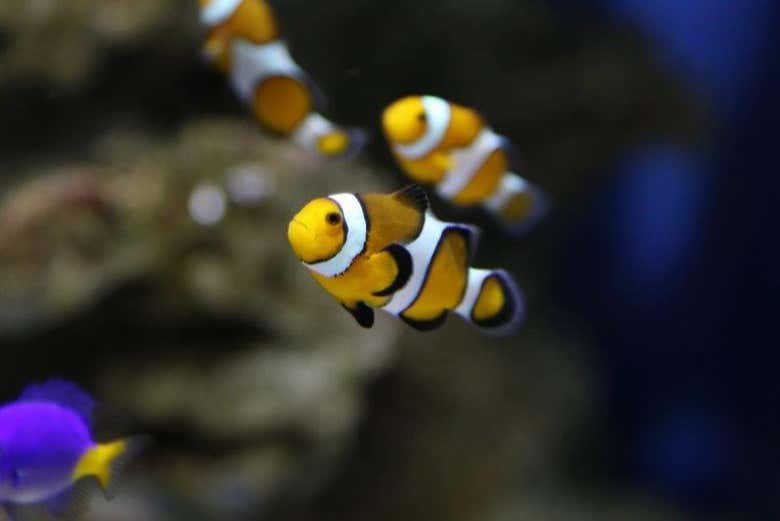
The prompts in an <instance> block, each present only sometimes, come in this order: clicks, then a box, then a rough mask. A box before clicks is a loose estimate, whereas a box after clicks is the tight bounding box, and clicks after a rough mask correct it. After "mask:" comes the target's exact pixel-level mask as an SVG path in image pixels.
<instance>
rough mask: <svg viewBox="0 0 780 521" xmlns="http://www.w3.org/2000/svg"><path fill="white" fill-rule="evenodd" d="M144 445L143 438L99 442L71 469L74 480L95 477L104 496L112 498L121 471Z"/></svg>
mask: <svg viewBox="0 0 780 521" xmlns="http://www.w3.org/2000/svg"><path fill="white" fill-rule="evenodd" d="M145 445H146V440H145V439H144V438H128V439H122V440H117V441H113V442H110V443H100V444H98V445H95V446H93V447H92V448H91V449H89V450H88V451H87V452H86V453H84V455H83V456H82V457H81V459H80V460H79V462H78V463H77V464H76V468H75V470H74V471H73V476H72V479H73V481H74V482H76V481H79V480H81V479H83V478H95V479H96V480H97V482H98V484H99V485H100V488H101V489H102V490H103V493H104V494H105V496H106V498H109V499H110V498H112V497H113V496H114V493H115V492H116V487H117V483H118V482H119V479H120V477H121V474H122V471H123V470H124V468H125V466H126V465H127V463H128V461H130V460H131V459H132V458H133V457H134V456H136V455H137V454H138V453H139V452H140V450H141V449H142V448H143V447H144V446H145Z"/></svg>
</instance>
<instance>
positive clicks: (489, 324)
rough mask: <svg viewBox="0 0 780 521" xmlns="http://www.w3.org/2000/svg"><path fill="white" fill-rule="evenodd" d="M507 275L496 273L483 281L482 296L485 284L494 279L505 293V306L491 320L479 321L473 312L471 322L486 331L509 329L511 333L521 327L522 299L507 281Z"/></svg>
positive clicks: (480, 292) (472, 311)
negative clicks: (520, 306)
mask: <svg viewBox="0 0 780 521" xmlns="http://www.w3.org/2000/svg"><path fill="white" fill-rule="evenodd" d="M505 277H506V275H502V273H501V272H496V273H492V274H490V275H488V276H487V277H485V280H484V281H482V288H480V291H479V294H480V295H482V291H483V290H484V287H485V284H487V282H488V281H489V280H490V279H492V278H495V279H496V280H498V283H499V284H500V285H501V289H502V290H503V291H504V296H505V297H504V305H503V306H502V307H501V310H500V311H499V312H498V313H496V314H495V315H493V316H492V317H490V318H487V319H484V320H477V319H475V318H474V310H473V309H472V310H471V321H472V322H473V323H474V324H475V325H477V326H479V327H482V328H485V329H488V330H490V329H493V330H501V329H502V328H506V327H508V328H509V331H507V332H511V331H512V330H514V328H515V327H516V326H518V325H519V320H518V318H519V313H520V312H521V310H520V309H518V306H519V305H520V303H521V300H520V299H521V297H520V296H519V294H518V291H517V289H516V288H515V287H514V286H513V285H510V283H508V282H507V281H506V278H505Z"/></svg>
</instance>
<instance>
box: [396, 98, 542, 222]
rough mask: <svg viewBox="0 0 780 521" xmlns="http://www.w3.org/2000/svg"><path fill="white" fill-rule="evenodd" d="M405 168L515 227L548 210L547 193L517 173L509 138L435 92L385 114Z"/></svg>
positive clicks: (441, 193)
mask: <svg viewBox="0 0 780 521" xmlns="http://www.w3.org/2000/svg"><path fill="white" fill-rule="evenodd" d="M382 126H383V128H384V132H385V135H386V136H387V139H388V141H389V142H390V145H391V147H392V150H393V154H394V156H395V157H396V160H397V161H398V163H399V164H400V166H401V168H402V169H403V170H404V172H406V174H407V175H409V177H411V178H412V179H413V180H414V181H415V182H418V183H424V184H429V185H434V186H435V189H436V192H437V194H438V195H439V196H441V197H442V198H443V199H446V200H448V201H450V202H452V203H453V204H455V205H457V206H464V207H469V206H476V205H480V206H483V207H484V208H485V209H486V210H488V211H489V212H490V213H491V214H493V215H495V216H496V217H497V218H498V219H499V220H500V221H501V222H502V223H504V224H505V225H507V227H508V228H510V229H511V230H513V231H524V230H526V229H528V228H529V227H530V226H531V225H532V224H534V223H535V222H536V221H537V220H538V219H539V218H540V217H541V216H542V215H543V214H544V211H545V208H546V201H545V198H544V196H543V195H542V193H541V191H540V190H538V189H537V188H536V187H534V186H533V185H531V184H530V183H528V182H527V181H526V180H525V179H523V178H522V177H520V176H519V175H517V174H516V173H514V172H513V171H512V162H511V160H510V155H509V153H508V150H510V146H509V142H508V140H507V139H506V138H504V137H503V136H500V135H499V134H497V133H495V132H494V131H493V130H492V129H491V128H490V127H488V126H487V125H486V123H485V121H484V119H483V118H482V116H480V115H479V114H478V113H477V112H476V111H475V110H473V109H470V108H468V107H464V106H461V105H457V104H455V103H450V102H448V101H446V100H443V99H441V98H437V97H434V96H408V97H405V98H402V99H400V100H398V101H396V102H394V103H393V104H391V105H390V106H389V107H388V108H387V109H385V112H384V114H383V116H382Z"/></svg>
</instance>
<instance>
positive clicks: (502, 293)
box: [288, 186, 523, 333]
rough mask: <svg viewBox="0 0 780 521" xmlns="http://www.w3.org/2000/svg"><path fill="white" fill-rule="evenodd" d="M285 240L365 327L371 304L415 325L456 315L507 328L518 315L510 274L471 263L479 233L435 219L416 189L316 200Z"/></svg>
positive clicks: (491, 328) (424, 326)
mask: <svg viewBox="0 0 780 521" xmlns="http://www.w3.org/2000/svg"><path fill="white" fill-rule="evenodd" d="M288 238H289V241H290V245H291V246H292V248H293V251H294V252H295V254H296V256H297V257H298V258H299V259H300V260H301V261H302V262H303V264H304V266H305V267H306V268H307V269H308V270H309V272H310V273H311V275H312V276H313V277H314V279H315V280H316V281H317V282H318V283H319V284H320V285H321V286H322V287H323V288H324V289H325V290H326V291H327V292H328V293H330V294H331V295H332V296H333V297H334V298H336V300H338V301H339V302H340V303H341V305H342V306H344V308H345V309H347V310H348V311H349V312H350V313H351V314H352V315H353V316H354V317H355V319H356V320H357V321H358V323H359V324H361V325H362V326H364V327H370V326H371V325H372V324H373V321H374V311H373V310H374V308H377V309H381V310H383V311H385V312H388V313H390V314H392V315H395V316H397V317H399V318H400V319H402V320H403V321H404V322H406V323H407V324H409V325H411V326H413V327H415V328H417V329H419V330H429V329H434V328H437V327H439V326H441V325H442V324H443V323H444V321H445V320H446V318H447V316H448V315H449V314H450V313H455V314H457V315H460V316H461V317H463V318H465V319H466V320H468V321H469V322H471V323H473V324H475V325H477V326H479V327H480V328H482V329H484V330H485V331H487V332H491V333H508V332H510V331H512V330H513V329H514V328H515V326H517V324H519V322H520V319H521V317H522V313H523V304H522V299H521V297H520V292H519V291H518V290H517V287H516V285H515V283H514V280H513V279H512V277H511V276H509V274H507V273H506V272H505V271H503V270H483V269H476V268H473V267H471V262H472V257H473V253H474V250H475V249H476V245H477V242H478V230H477V229H476V228H474V227H473V226H469V225H464V224H457V223H447V222H443V221H440V220H438V219H437V218H436V217H435V216H434V215H433V214H432V213H431V212H430V210H429V209H428V203H427V198H426V197H425V192H424V191H423V190H422V189H421V188H420V187H418V186H411V187H409V188H406V189H404V190H401V191H400V192H396V193H393V194H335V195H331V196H328V197H323V198H320V199H315V200H314V201H311V202H310V203H309V204H307V205H306V206H305V207H304V208H303V209H302V210H301V211H300V212H298V214H296V215H295V217H294V218H293V220H292V221H291V222H290V226H289V229H288Z"/></svg>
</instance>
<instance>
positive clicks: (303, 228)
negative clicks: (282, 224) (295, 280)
mask: <svg viewBox="0 0 780 521" xmlns="http://www.w3.org/2000/svg"><path fill="white" fill-rule="evenodd" d="M287 240H288V241H289V242H290V246H292V249H293V252H295V255H296V257H298V259H299V260H301V261H303V262H308V261H307V259H306V255H305V254H304V253H303V251H304V250H306V249H307V245H308V244H311V243H313V242H315V241H316V240H317V234H316V233H315V232H314V231H313V230H312V229H311V228H309V227H308V226H307V225H306V223H303V222H301V221H299V220H297V219H293V220H292V221H290V225H289V226H288V227H287Z"/></svg>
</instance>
